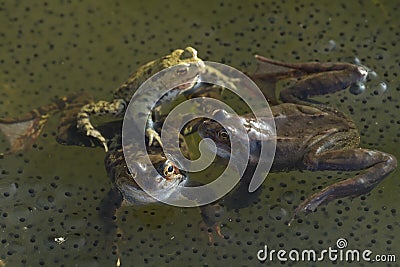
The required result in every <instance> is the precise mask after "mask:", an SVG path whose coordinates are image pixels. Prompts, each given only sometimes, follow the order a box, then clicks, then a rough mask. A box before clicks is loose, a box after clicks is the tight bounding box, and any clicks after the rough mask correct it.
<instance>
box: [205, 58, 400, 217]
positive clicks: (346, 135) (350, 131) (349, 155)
mask: <svg viewBox="0 0 400 267" xmlns="http://www.w3.org/2000/svg"><path fill="white" fill-rule="evenodd" d="M258 58H259V59H260V60H262V61H263V62H266V63H267V64H269V65H272V66H277V68H280V71H278V72H274V73H266V74H257V75H254V76H253V77H252V78H253V79H254V80H256V82H258V83H259V84H260V85H261V89H262V90H263V92H264V93H265V95H266V96H267V97H268V98H269V99H270V100H272V101H271V102H272V103H275V104H277V100H276V99H275V98H274V96H275V89H276V83H277V81H279V80H281V79H285V78H288V77H295V78H298V77H301V78H302V79H300V80H299V81H297V83H295V84H294V85H293V86H292V87H290V88H286V89H283V90H282V91H281V92H280V99H281V100H282V101H283V102H288V101H290V102H292V103H281V104H277V105H274V106H272V107H271V111H272V114H273V120H274V122H275V125H276V137H274V138H276V142H277V143H276V152H275V157H274V161H273V164H272V168H271V171H273V172H279V171H287V170H294V169H299V170H310V171H317V170H340V171H359V170H362V172H361V173H360V174H357V175H356V176H354V177H352V178H350V179H346V180H343V181H340V182H337V183H334V184H332V185H330V186H328V187H326V188H324V189H323V190H321V191H320V192H317V193H315V194H314V195H312V196H310V197H309V198H307V199H306V200H305V201H303V202H302V203H301V204H300V205H299V207H298V208H297V209H296V213H295V214H297V213H298V212H300V211H305V212H308V211H314V210H315V209H316V208H317V207H318V206H319V205H321V204H323V203H327V202H329V201H332V200H335V199H338V198H343V197H349V196H358V195H361V194H366V193H368V192H369V191H371V190H372V189H373V188H374V187H375V186H376V185H377V184H378V183H379V182H380V181H382V180H383V179H384V178H385V177H386V176H387V175H388V174H390V173H391V172H392V171H393V170H394V169H395V168H396V166H397V161H396V158H395V157H394V156H392V155H390V154H387V153H384V152H381V151H377V150H372V149H366V148H360V135H359V133H358V131H357V128H356V125H355V124H354V122H353V120H352V119H351V118H350V117H348V116H347V115H346V114H344V113H343V112H341V111H339V110H337V109H334V108H331V107H328V106H326V105H323V104H319V103H316V102H311V100H309V99H308V97H309V96H314V95H321V94H327V93H330V92H335V91H339V90H343V89H345V88H347V87H348V86H349V85H351V84H352V83H356V82H362V81H364V80H365V78H366V76H367V71H366V69H365V68H363V67H362V66H356V65H352V64H346V63H335V64H334V63H326V64H325V63H317V62H312V63H304V64H302V63H299V64H290V63H282V62H277V61H273V60H270V59H266V58H263V57H258ZM266 85H268V86H269V87H266ZM214 116H217V117H218V119H219V120H221V121H224V122H226V123H225V124H224V126H225V128H224V127H222V126H221V124H219V123H217V122H216V120H212V119H209V120H205V121H204V122H203V123H202V124H201V125H200V126H199V134H200V135H201V137H202V138H211V139H212V140H213V141H214V142H215V144H216V146H217V154H219V155H220V156H222V157H229V156H230V151H231V138H230V137H231V135H234V134H235V132H237V131H235V130H236V129H234V128H232V127H230V126H229V119H231V117H232V116H231V115H230V114H228V113H227V112H226V111H223V110H218V111H216V112H215V113H214ZM240 120H241V123H242V124H243V125H244V127H245V128H246V130H247V132H248V134H247V135H246V136H236V138H239V140H240V139H243V140H245V139H247V138H248V139H249V148H250V157H249V161H248V163H249V165H255V164H258V163H262V162H263V159H262V158H259V151H260V145H262V144H263V143H264V142H270V140H271V132H270V131H268V129H269V128H270V127H271V125H266V124H268V122H269V123H270V122H271V121H270V120H271V118H261V120H256V119H255V118H254V116H253V115H252V114H247V115H244V116H241V117H240ZM233 145H234V144H233ZM232 157H233V159H235V155H232ZM236 160H239V159H236Z"/></svg>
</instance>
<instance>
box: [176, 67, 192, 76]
mask: <svg viewBox="0 0 400 267" xmlns="http://www.w3.org/2000/svg"><path fill="white" fill-rule="evenodd" d="M188 71H189V68H188V66H182V67H180V68H178V69H177V70H176V74H177V75H178V76H183V75H185V74H186V73H188Z"/></svg>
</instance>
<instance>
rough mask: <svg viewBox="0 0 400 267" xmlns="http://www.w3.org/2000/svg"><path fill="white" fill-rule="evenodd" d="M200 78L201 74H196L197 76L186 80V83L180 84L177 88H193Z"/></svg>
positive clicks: (182, 89)
mask: <svg viewBox="0 0 400 267" xmlns="http://www.w3.org/2000/svg"><path fill="white" fill-rule="evenodd" d="M199 79H200V75H196V76H195V77H193V78H191V79H189V80H188V81H187V82H184V83H182V84H180V85H178V86H177V87H176V88H177V89H179V90H181V91H184V90H188V89H191V88H193V87H194V86H195V85H196V84H197V82H198V81H199Z"/></svg>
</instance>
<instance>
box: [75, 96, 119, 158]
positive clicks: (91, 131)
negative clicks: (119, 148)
mask: <svg viewBox="0 0 400 267" xmlns="http://www.w3.org/2000/svg"><path fill="white" fill-rule="evenodd" d="M125 108H126V102H125V100H123V99H115V100H114V101H112V102H107V101H98V102H96V103H90V104H87V105H85V106H83V107H82V108H81V110H80V112H79V113H78V115H77V125H76V126H77V127H78V129H80V130H81V131H83V132H84V133H85V134H86V135H87V136H91V137H93V138H95V139H97V140H99V141H100V142H101V143H102V145H103V146H104V149H105V151H106V152H107V151H108V147H107V141H106V139H105V138H104V136H103V135H102V134H101V133H100V132H99V131H98V130H97V129H95V128H94V126H93V125H92V123H91V122H90V115H104V114H113V115H119V114H121V113H122V112H123V111H124V110H125Z"/></svg>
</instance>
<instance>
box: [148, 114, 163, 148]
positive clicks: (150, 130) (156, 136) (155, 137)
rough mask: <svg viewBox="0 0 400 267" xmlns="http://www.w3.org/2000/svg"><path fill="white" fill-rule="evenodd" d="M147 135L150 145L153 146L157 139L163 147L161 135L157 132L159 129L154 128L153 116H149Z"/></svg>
mask: <svg viewBox="0 0 400 267" xmlns="http://www.w3.org/2000/svg"><path fill="white" fill-rule="evenodd" d="M146 136H147V138H148V139H149V146H151V145H152V144H153V141H154V140H156V141H157V142H158V143H159V144H160V146H161V147H162V142H161V137H160V135H159V134H158V133H157V131H156V130H154V122H153V119H152V118H151V116H149V117H148V118H147V123H146Z"/></svg>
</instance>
